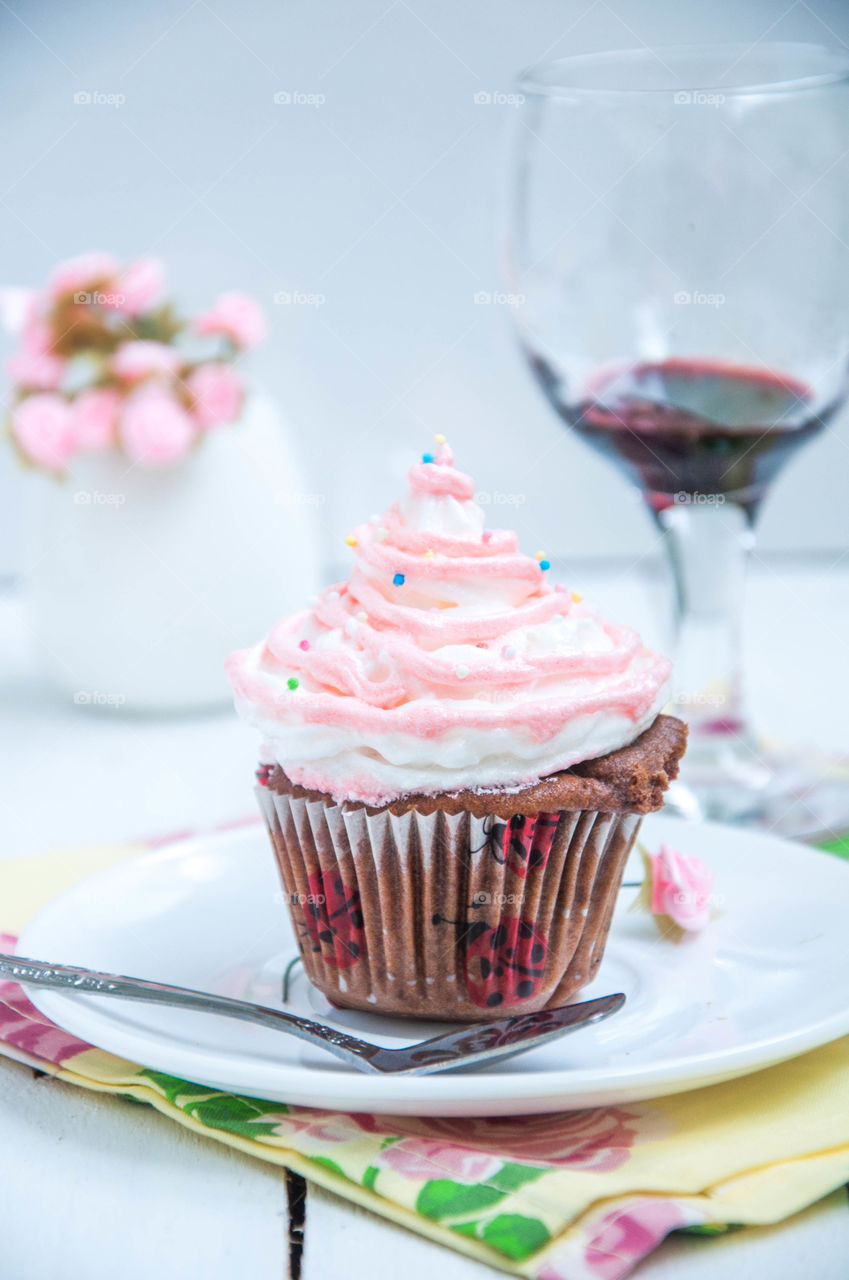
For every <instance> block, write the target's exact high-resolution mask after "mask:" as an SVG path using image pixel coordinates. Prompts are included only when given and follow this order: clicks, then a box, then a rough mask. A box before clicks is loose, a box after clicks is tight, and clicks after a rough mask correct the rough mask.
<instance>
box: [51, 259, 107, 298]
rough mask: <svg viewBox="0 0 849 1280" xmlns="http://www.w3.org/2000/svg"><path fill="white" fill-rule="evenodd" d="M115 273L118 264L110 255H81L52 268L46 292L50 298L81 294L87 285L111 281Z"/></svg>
mask: <svg viewBox="0 0 849 1280" xmlns="http://www.w3.org/2000/svg"><path fill="white" fill-rule="evenodd" d="M117 271H118V263H117V261H116V260H115V258H113V256H112V254H111V253H99V252H95V253H81V254H79V255H78V256H77V257H76V258H68V259H67V261H66V262H60V263H59V265H58V267H54V268H53V271H52V272H51V274H50V279H49V281H48V286H47V288H48V292H49V294H50V296H51V298H62V297H65V296H66V295H67V294H69V293H82V292H85V291H86V288H87V286H88V285H91V284H102V283H104V282H106V281H109V280H111V279H112V277H113V276H114V275H115V274H116V272H117Z"/></svg>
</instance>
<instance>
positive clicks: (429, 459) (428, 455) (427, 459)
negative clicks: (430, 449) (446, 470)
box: [422, 453, 433, 462]
mask: <svg viewBox="0 0 849 1280" xmlns="http://www.w3.org/2000/svg"><path fill="white" fill-rule="evenodd" d="M422 462H433V454H432V453H423V454H422Z"/></svg>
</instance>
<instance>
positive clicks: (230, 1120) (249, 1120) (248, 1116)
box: [183, 1093, 277, 1138]
mask: <svg viewBox="0 0 849 1280" xmlns="http://www.w3.org/2000/svg"><path fill="white" fill-rule="evenodd" d="M183 1110H184V1111H185V1112H186V1114H187V1115H190V1116H194V1117H195V1119H196V1120H200V1122H201V1124H205V1125H208V1126H209V1128H210V1129H223V1130H224V1131H225V1132H226V1133H238V1134H239V1135H240V1136H241V1137H243V1138H261V1137H263V1136H264V1135H265V1134H270V1133H275V1132H276V1131H277V1121H276V1120H261V1119H260V1117H261V1116H262V1115H264V1114H265V1110H266V1109H265V1108H263V1106H261V1105H259V1104H257V1103H256V1102H255V1101H254V1100H253V1099H251V1098H240V1097H238V1096H237V1095H236V1094H234V1093H219V1094H218V1095H217V1096H215V1097H212V1098H206V1099H203V1100H201V1101H198V1102H187V1103H185V1104H184V1106H183Z"/></svg>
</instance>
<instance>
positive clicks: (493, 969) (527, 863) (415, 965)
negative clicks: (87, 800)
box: [258, 787, 640, 1022]
mask: <svg viewBox="0 0 849 1280" xmlns="http://www.w3.org/2000/svg"><path fill="white" fill-rule="evenodd" d="M258 791H259V799H260V803H261V805H262V808H263V811H264V813H265V817H266V820H267V822H268V826H269V830H270V832H271V838H272V841H273V844H274V848H275V852H276V855H277V862H278V865H279V868H280V874H281V878H282V880H283V885H284V888H285V892H286V894H287V899H288V902H289V905H290V909H291V912H292V919H293V922H294V926H295V930H296V934H297V937H298V945H299V946H300V949H301V954H302V957H303V962H304V968H305V969H306V972H307V975H308V977H309V979H310V981H311V982H313V983H314V984H315V986H317V987H318V988H320V990H322V991H323V992H324V993H325V995H326V996H327V997H328V998H329V999H330V1000H331V1001H333V1002H334V1003H335V1004H339V1005H344V1006H347V1007H350V1008H357V1009H368V1010H371V1011H373V1012H380V1013H391V1014H395V1015H401V1016H405V1017H411V1018H431V1019H439V1020H459V1021H463V1022H470V1021H477V1020H484V1019H489V1018H491V1017H492V1016H493V1013H494V1012H496V1011H497V1012H498V1013H500V1014H509V1013H514V1012H515V1013H518V1012H523V1011H524V1012H532V1011H534V1010H537V1009H543V1008H545V1007H546V1006H547V1005H560V1004H564V1003H566V1002H567V1001H568V1000H569V998H570V996H572V995H573V994H574V993H575V992H576V991H578V990H579V989H580V988H581V987H583V986H585V985H586V984H587V983H588V982H589V981H591V979H592V978H593V976H594V974H595V971H596V969H597V968H598V965H599V963H600V961H601V957H602V953H603V950H604V944H605V941H606V939H607V934H608V930H609V928H610V921H611V917H612V915H613V908H614V905H615V902H616V895H617V892H618V889H619V885H620V882H621V879H622V872H623V870H624V866H625V862H626V859H627V857H628V853H629V851H630V849H631V846H632V844H633V842H634V837H635V835H636V832H637V828H638V826H639V823H640V817H639V815H636V814H614V813H598V812H588V811H586V810H579V811H571V812H570V811H566V812H560V813H541V814H537V815H533V816H529V815H515V816H514V817H512V818H511V819H509V820H508V821H506V822H505V821H503V820H500V819H498V818H493V817H491V816H487V817H484V818H477V817H475V816H473V815H472V814H469V813H461V814H455V815H448V814H445V813H443V812H441V811H438V812H435V813H432V814H421V813H418V812H417V811H415V810H409V811H408V812H407V813H405V814H403V815H400V816H398V815H394V814H391V813H381V814H377V815H368V814H367V813H366V812H365V810H363V809H358V810H353V811H351V810H348V811H346V810H345V809H344V808H343V807H341V806H338V805H334V804H326V803H324V802H323V801H310V800H306V799H303V798H298V797H295V796H292V795H291V794H288V793H279V792H276V791H273V790H271V789H270V788H268V787H260V788H258Z"/></svg>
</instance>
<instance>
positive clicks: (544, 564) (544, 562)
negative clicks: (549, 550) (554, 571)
mask: <svg viewBox="0 0 849 1280" xmlns="http://www.w3.org/2000/svg"><path fill="white" fill-rule="evenodd" d="M539 567H540V568H541V569H543V570H544V569H550V568H551V561H550V560H540V562H539Z"/></svg>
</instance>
